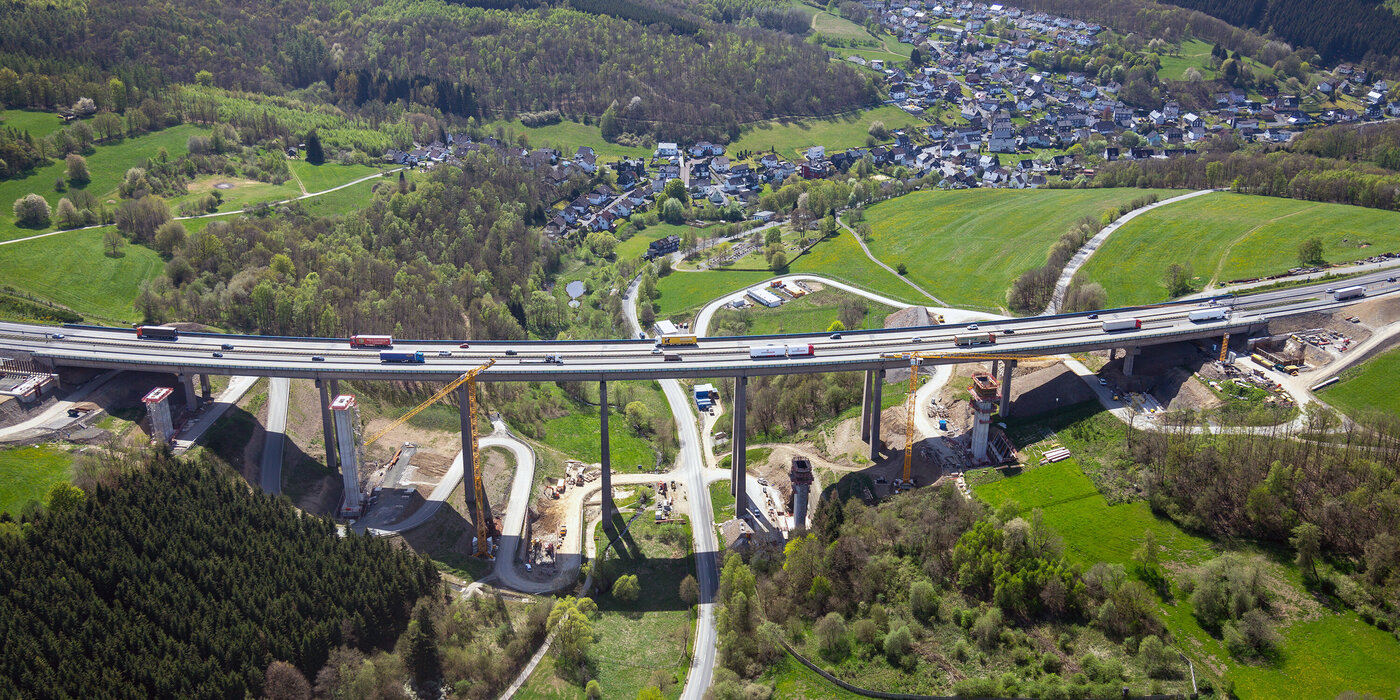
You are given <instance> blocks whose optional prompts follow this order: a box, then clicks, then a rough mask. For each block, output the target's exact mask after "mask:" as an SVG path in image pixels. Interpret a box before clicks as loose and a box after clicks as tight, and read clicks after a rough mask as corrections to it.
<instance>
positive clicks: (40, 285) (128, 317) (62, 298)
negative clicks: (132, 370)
mask: <svg viewBox="0 0 1400 700" xmlns="http://www.w3.org/2000/svg"><path fill="white" fill-rule="evenodd" d="M103 230H104V229H93V230H90V231H74V232H71V233H62V234H59V235H57V236H49V237H47V238H40V239H38V240H34V241H26V242H24V243H16V244H14V245H8V246H4V247H0V279H3V280H4V281H5V284H6V285H9V286H12V287H15V288H16V289H20V290H23V291H26V292H29V293H31V294H34V295H35V296H38V297H42V298H44V299H48V300H50V301H53V302H56V303H59V304H62V305H64V306H67V307H69V308H71V309H73V310H74V311H76V312H78V313H80V314H82V315H83V316H85V317H87V318H88V319H89V320H93V321H106V322H115V323H127V322H131V321H138V320H140V314H139V313H137V311H136V309H135V308H134V307H133V306H132V302H133V301H134V300H135V299H136V294H137V293H138V292H139V291H140V289H141V283H142V282H144V281H146V280H148V279H151V278H153V277H156V276H157V275H160V274H161V273H162V270H163V263H162V262H161V260H160V256H159V255H157V254H156V252H155V251H153V250H151V249H150V248H146V247H144V246H139V245H131V244H126V245H123V246H122V256H121V257H119V258H109V257H107V254H106V251H104V250H103V248H102V232H103Z"/></svg>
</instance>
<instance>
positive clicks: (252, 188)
mask: <svg viewBox="0 0 1400 700" xmlns="http://www.w3.org/2000/svg"><path fill="white" fill-rule="evenodd" d="M217 185H231V187H217ZM189 191H190V193H189V194H187V195H181V196H178V197H171V198H170V199H168V200H166V201H167V202H168V203H169V204H170V208H171V211H172V212H173V213H176V214H178V213H180V208H179V207H180V204H182V203H184V202H186V201H188V200H190V199H193V198H196V197H203V196H204V195H205V193H208V192H218V193H219V195H220V196H222V197H223V201H222V202H221V203H220V204H219V211H221V212H230V211H238V210H241V209H245V208H247V207H249V206H252V205H254V204H258V203H261V202H280V201H283V200H287V199H291V198H292V197H296V196H297V195H300V194H301V189H300V188H298V187H297V183H296V180H288V181H286V182H284V183H282V184H280V185H274V184H272V183H270V182H258V181H257V180H246V179H243V178H237V177H229V176H227V175H201V176H200V177H198V178H195V180H194V181H193V182H191V183H190V184H189ZM196 213H203V212H196Z"/></svg>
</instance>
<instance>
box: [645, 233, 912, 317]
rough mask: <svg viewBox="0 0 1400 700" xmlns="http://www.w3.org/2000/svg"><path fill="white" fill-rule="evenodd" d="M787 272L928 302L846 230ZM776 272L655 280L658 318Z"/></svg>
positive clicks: (732, 272) (678, 275) (719, 273)
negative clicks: (872, 258) (870, 255)
mask: <svg viewBox="0 0 1400 700" xmlns="http://www.w3.org/2000/svg"><path fill="white" fill-rule="evenodd" d="M787 272H790V273H805V274H811V275H822V276H824V277H830V278H832V279H835V280H838V281H841V282H846V283H848V284H852V285H856V286H858V287H861V288H863V289H868V290H870V291H872V292H876V293H878V294H882V295H884V296H887V297H890V298H892V299H895V300H898V301H903V302H906V303H911V304H914V303H919V302H920V301H922V302H924V303H930V302H929V301H928V299H927V298H926V297H924V296H922V295H919V294H918V293H917V292H915V291H914V290H913V289H911V288H910V287H909V285H907V284H905V283H904V282H902V281H900V279H899V278H898V277H897V276H896V275H894V274H891V273H890V272H889V271H888V270H886V269H884V268H882V267H880V266H879V265H876V264H875V263H873V262H871V261H870V259H869V258H867V257H865V253H863V252H861V250H860V244H859V243H857V242H856V239H855V237H853V236H852V235H851V234H849V233H846V232H844V231H843V232H841V233H839V234H838V235H836V236H835V237H833V238H829V239H827V240H825V241H822V242H821V243H818V244H816V245H815V246H813V247H812V249H811V250H810V251H808V253H807V254H806V255H804V256H802V257H800V258H798V259H796V260H794V261H793V262H792V264H791V265H789V266H788V270H787ZM774 276H775V275H774V274H773V273H772V272H771V271H767V270H758V271H745V270H706V271H704V272H676V273H672V274H670V275H668V276H666V277H663V278H661V279H660V280H659V281H658V282H657V283H656V288H657V289H658V290H659V291H660V292H661V297H660V298H659V299H658V300H657V303H658V304H659V305H660V311H658V312H657V314H656V315H657V318H676V317H680V316H682V315H688V314H689V312H694V311H697V310H698V309H699V308H700V307H701V306H703V305H704V304H705V302H708V301H710V300H711V299H714V298H716V297H719V296H721V295H724V294H726V293H728V292H732V291H735V290H738V289H741V288H743V287H747V286H751V285H755V284H758V283H759V282H762V281H764V280H766V279H769V278H772V277H774ZM828 323H830V321H828ZM823 329H825V326H823Z"/></svg>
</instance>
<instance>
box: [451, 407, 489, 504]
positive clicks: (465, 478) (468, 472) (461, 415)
mask: <svg viewBox="0 0 1400 700" xmlns="http://www.w3.org/2000/svg"><path fill="white" fill-rule="evenodd" d="M471 386H472V383H471V382H467V383H466V384H463V385H462V386H459V387H457V416H458V419H459V420H460V422H461V426H462V484H463V485H465V486H466V489H465V490H464V491H465V495H466V497H467V503H476V453H475V452H474V451H473V450H472V448H473V445H472V409H471ZM483 495H484V494H483ZM486 507H487V508H490V505H489V504H487V506H486Z"/></svg>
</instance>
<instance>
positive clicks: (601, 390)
mask: <svg viewBox="0 0 1400 700" xmlns="http://www.w3.org/2000/svg"><path fill="white" fill-rule="evenodd" d="M598 422H599V424H600V425H599V427H600V428H601V432H602V437H603V464H602V468H603V483H602V492H603V514H602V518H603V532H607V533H610V534H616V532H615V530H616V528H614V527H613V525H612V513H613V493H612V451H611V448H610V447H609V446H608V383H607V382H598Z"/></svg>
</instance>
